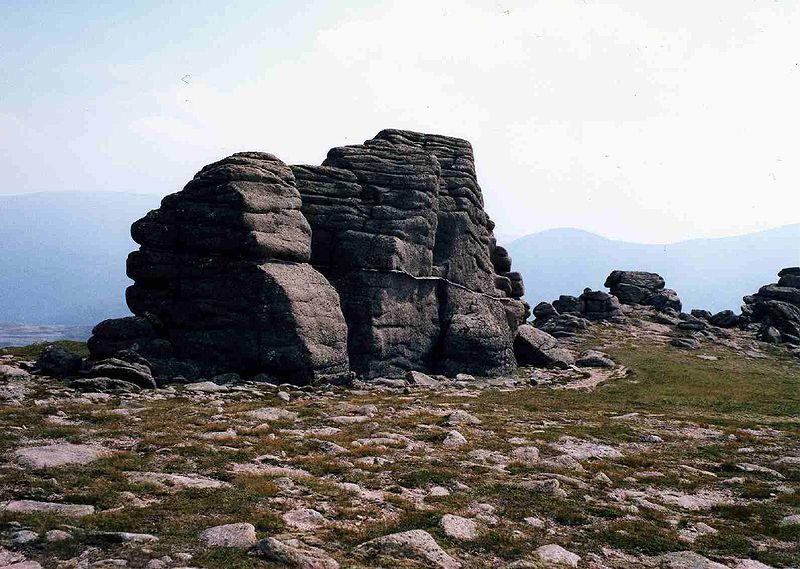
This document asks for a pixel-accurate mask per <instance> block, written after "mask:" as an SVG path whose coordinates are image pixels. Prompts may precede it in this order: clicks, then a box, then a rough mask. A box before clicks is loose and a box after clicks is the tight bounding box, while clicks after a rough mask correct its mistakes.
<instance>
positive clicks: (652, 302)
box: [605, 271, 682, 312]
mask: <svg viewBox="0 0 800 569" xmlns="http://www.w3.org/2000/svg"><path fill="white" fill-rule="evenodd" d="M665 284H666V283H665V282H664V279H663V277H661V275H658V274H656V273H648V272H645V271H612V272H611V274H610V275H608V278H607V279H606V282H605V286H606V287H607V288H609V289H610V290H611V294H613V295H614V296H616V297H617V298H618V299H619V301H620V302H621V303H622V304H633V305H636V304H639V305H645V306H652V307H654V308H656V309H657V310H665V309H667V308H670V309H672V310H675V312H680V311H681V308H682V303H681V300H680V299H679V298H678V293H676V292H675V291H674V290H672V289H669V288H664V286H665Z"/></svg>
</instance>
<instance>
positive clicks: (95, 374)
mask: <svg viewBox="0 0 800 569" xmlns="http://www.w3.org/2000/svg"><path fill="white" fill-rule="evenodd" d="M85 375H86V377H88V378H110V379H115V380H119V381H124V382H127V383H133V384H134V385H138V386H139V387H144V388H155V387H156V382H155V379H153V374H152V372H151V371H150V368H148V367H147V366H145V365H143V364H138V363H131V362H127V361H125V360H121V359H118V358H107V359H105V360H100V361H98V362H94V363H93V364H92V366H91V367H90V368H89V369H88V370H87V371H86V372H85Z"/></svg>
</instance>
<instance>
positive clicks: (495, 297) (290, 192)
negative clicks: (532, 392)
mask: <svg viewBox="0 0 800 569" xmlns="http://www.w3.org/2000/svg"><path fill="white" fill-rule="evenodd" d="M493 228H494V224H493V223H492V221H491V220H490V219H489V218H488V216H487V215H486V213H485V211H484V209H483V197H482V194H481V189H480V186H479V185H478V183H477V178H476V175H475V165H474V158H473V154H472V147H471V146H470V144H469V143H468V142H467V141H465V140H460V139H456V138H450V137H444V136H438V135H428V134H421V133H414V132H408V131H398V130H386V131H382V132H381V133H379V134H378V135H377V136H376V137H375V138H374V139H372V140H368V141H366V142H365V143H364V144H361V145H355V146H345V147H339V148H334V149H332V150H331V151H330V152H329V153H328V157H327V158H326V160H325V161H324V162H323V164H322V165H320V166H287V165H286V164H284V163H283V162H281V161H280V160H279V159H277V158H276V157H274V156H272V155H271V154H266V153H259V152H244V153H238V154H234V155H233V156H230V157H228V158H225V159H224V160H221V161H219V162H216V163H214V164H211V165H209V166H206V167H205V168H203V169H202V170H201V171H200V172H198V173H197V175H196V176H195V177H194V178H193V179H192V180H191V181H190V182H189V183H188V184H187V185H186V187H185V188H184V189H183V190H182V191H180V192H178V193H176V194H172V195H170V196H167V197H166V198H164V200H163V201H162V204H161V207H160V208H159V209H157V210H154V211H151V212H150V213H148V214H147V216H145V217H144V218H142V219H140V220H139V221H137V222H135V223H134V224H133V227H132V235H133V237H134V239H135V241H136V242H137V243H139V244H140V246H141V247H140V249H139V250H138V251H134V252H133V253H131V254H130V256H129V258H128V275H129V276H130V278H131V279H133V280H134V284H133V285H132V286H131V287H130V288H129V289H128V291H127V301H128V306H129V307H130V309H131V311H132V312H133V314H134V316H133V317H129V318H125V319H115V320H110V321H105V322H102V323H101V324H99V325H98V326H97V327H96V328H95V331H94V336H93V337H92V339H91V341H90V349H91V351H92V355H93V357H95V358H103V357H109V356H112V355H114V354H116V353H117V352H119V350H126V349H127V350H129V349H130V348H134V351H135V352H136V353H138V354H140V355H141V356H143V357H144V358H146V359H147V360H148V361H151V363H152V362H155V363H152V365H153V366H154V367H156V368H159V369H158V371H157V373H158V374H160V375H163V376H168V375H174V374H176V373H177V374H181V375H185V376H187V377H188V376H200V375H209V374H211V373H228V372H235V373H239V374H241V375H243V376H253V375H257V374H266V375H267V376H271V377H275V378H276V379H283V380H288V381H294V382H301V383H304V382H309V381H315V380H318V379H322V378H326V377H336V376H341V375H343V374H347V372H348V370H349V369H352V370H353V371H355V372H356V373H357V374H359V375H361V376H363V377H366V378H370V377H378V376H384V377H397V376H401V375H403V374H405V373H406V372H407V371H409V370H418V371H428V372H435V373H444V374H448V375H455V374H456V373H471V374H475V375H497V374H500V373H504V372H507V371H509V370H511V369H512V368H513V367H514V366H515V365H516V361H515V359H514V353H513V341H514V337H515V333H516V330H517V327H518V326H519V325H520V324H522V323H523V322H524V321H525V320H526V319H527V317H528V315H529V310H528V305H527V304H526V303H525V302H524V301H522V300H520V298H521V296H522V295H523V293H524V286H523V283H522V279H521V277H520V275H519V274H518V273H515V272H512V271H511V258H510V257H509V256H508V253H507V252H506V251H505V249H503V248H501V247H497V245H496V242H495V239H494V237H493V234H492V230H493Z"/></svg>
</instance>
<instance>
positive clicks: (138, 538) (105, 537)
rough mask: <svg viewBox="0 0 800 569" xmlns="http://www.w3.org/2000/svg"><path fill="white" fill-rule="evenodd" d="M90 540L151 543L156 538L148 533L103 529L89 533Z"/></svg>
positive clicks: (156, 539)
mask: <svg viewBox="0 0 800 569" xmlns="http://www.w3.org/2000/svg"><path fill="white" fill-rule="evenodd" d="M91 538H92V541H95V542H98V541H99V542H104V543H153V542H156V541H158V538H157V537H156V536H154V535H152V534H149V533H132V532H127V531H103V532H94V533H92V534H91Z"/></svg>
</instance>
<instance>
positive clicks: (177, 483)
mask: <svg viewBox="0 0 800 569" xmlns="http://www.w3.org/2000/svg"><path fill="white" fill-rule="evenodd" d="M125 476H127V478H128V480H130V481H131V482H133V483H134V484H152V485H153V486H157V487H158V488H161V489H163V490H168V491H170V492H179V491H181V490H183V489H184V488H199V489H203V488H227V487H229V486H230V484H228V483H227V482H222V481H220V480H214V479H213V478H207V477H205V476H200V475H199V474H168V473H166V472H126V473H125Z"/></svg>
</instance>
